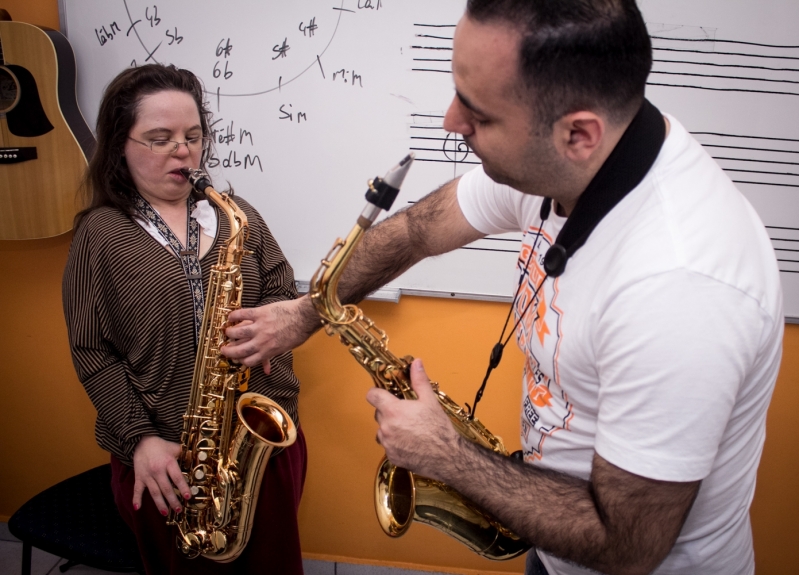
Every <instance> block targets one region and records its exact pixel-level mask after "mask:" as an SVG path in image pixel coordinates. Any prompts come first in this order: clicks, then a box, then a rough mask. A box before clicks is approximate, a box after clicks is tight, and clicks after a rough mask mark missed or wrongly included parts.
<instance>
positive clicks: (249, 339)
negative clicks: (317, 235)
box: [224, 178, 484, 373]
mask: <svg viewBox="0 0 799 575" xmlns="http://www.w3.org/2000/svg"><path fill="white" fill-rule="evenodd" d="M458 181H459V178H458V179H455V180H452V181H451V182H449V183H447V184H445V185H443V186H442V187H441V188H439V189H438V190H436V191H435V192H433V193H431V194H428V195H427V196H425V197H424V198H422V199H421V200H420V201H419V202H417V203H416V204H414V205H413V206H411V207H410V208H407V209H405V210H401V211H399V212H397V213H396V214H394V215H393V216H391V217H390V218H387V219H386V220H384V221H382V222H380V223H379V224H377V225H375V226H373V227H371V228H370V229H369V230H367V232H366V233H365V234H364V236H363V238H362V240H361V243H360V245H359V246H358V247H357V248H356V249H355V251H354V252H353V255H352V258H351V260H350V262H349V264H348V265H347V268H346V269H345V270H344V272H343V274H342V276H341V279H340V280H339V299H340V300H341V301H343V302H344V303H354V302H358V301H360V300H362V299H363V298H365V297H366V296H367V295H369V294H370V293H372V292H373V291H375V290H376V289H378V288H380V287H381V286H383V285H385V284H386V283H388V282H390V281H391V280H393V279H394V278H396V277H398V276H399V275H400V274H402V273H403V272H404V271H405V270H407V269H408V268H410V267H411V266H413V265H414V264H415V263H417V262H419V261H421V260H423V259H424V258H426V257H430V256H435V255H440V254H443V253H446V252H449V251H452V250H454V249H456V248H459V247H461V246H464V245H466V244H468V243H471V242H473V241H474V240H476V239H479V238H481V237H483V236H484V234H482V233H481V232H479V231H477V230H475V229H474V228H473V227H472V226H471V225H470V224H469V222H468V221H467V220H466V218H465V217H464V215H463V213H462V212H461V210H460V207H459V205H458V198H457V189H458ZM229 319H230V322H231V323H237V322H238V325H235V326H234V327H230V328H228V329H227V331H226V333H227V335H228V337H229V338H230V339H231V342H232V343H231V344H229V345H227V346H225V348H224V353H225V355H227V356H228V357H231V358H234V359H238V360H239V361H241V362H242V363H244V364H246V365H249V366H254V365H257V364H259V363H263V364H264V369H265V370H266V371H267V373H268V371H269V366H268V360H269V358H270V357H274V356H276V355H279V354H281V353H284V352H286V351H288V350H290V349H293V348H295V347H297V346H298V345H300V344H302V343H303V342H304V341H305V340H306V339H308V338H309V337H310V336H311V335H312V334H313V333H314V332H315V331H316V330H317V329H319V328H320V327H321V322H320V320H319V316H318V314H317V312H316V310H315V309H314V307H313V304H312V303H311V300H310V298H309V297H308V296H307V295H306V296H303V297H301V298H299V299H297V300H293V301H287V302H279V303H276V304H270V305H266V306H263V307H259V308H249V309H242V310H237V311H235V312H233V313H231V314H230V318H229Z"/></svg>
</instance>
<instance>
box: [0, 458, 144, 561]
mask: <svg viewBox="0 0 799 575" xmlns="http://www.w3.org/2000/svg"><path fill="white" fill-rule="evenodd" d="M8 530H9V531H10V532H11V533H12V535H14V537H16V538H17V539H19V540H20V541H22V575H30V572H31V551H32V547H36V548H37V549H41V550H43V551H46V552H48V553H51V554H53V555H57V556H58V557H62V558H64V559H66V560H67V563H65V564H64V565H61V567H60V569H61V572H62V573H63V572H65V571H66V570H67V569H69V568H70V567H73V566H75V565H88V566H89V567H94V568H96V569H103V570H105V571H115V572H117V573H144V567H143V566H142V563H141V558H140V557H139V551H138V549H137V547H136V539H135V538H134V536H133V532H131V530H130V529H129V528H128V526H127V525H126V524H125V522H124V521H123V520H122V517H120V516H119V511H118V510H117V506H116V504H115V503H114V495H113V493H112V492H111V466H110V465H108V464H107V465H101V466H100V467H95V468H94V469H90V470H89V471H85V472H83V473H81V474H80V475H76V476H75V477H70V478H69V479H66V480H64V481H62V482H61V483H59V484H57V485H54V486H52V487H50V488H49V489H45V490H44V491H42V492H41V493H39V494H38V495H36V496H35V497H33V498H32V499H31V500H30V501H28V502H27V503H25V504H24V505H23V506H22V507H20V508H19V509H18V510H17V512H16V513H14V515H12V516H11V519H10V520H9V521H8Z"/></svg>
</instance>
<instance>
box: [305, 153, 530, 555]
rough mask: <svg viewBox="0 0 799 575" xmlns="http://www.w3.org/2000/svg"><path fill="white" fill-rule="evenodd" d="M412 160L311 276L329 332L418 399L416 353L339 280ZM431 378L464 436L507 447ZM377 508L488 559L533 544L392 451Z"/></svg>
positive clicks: (370, 197) (383, 381)
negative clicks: (407, 351) (343, 291)
mask: <svg viewBox="0 0 799 575" xmlns="http://www.w3.org/2000/svg"><path fill="white" fill-rule="evenodd" d="M411 162H413V155H409V156H407V157H406V158H405V159H403V160H402V161H401V162H400V163H399V165H397V166H395V167H394V168H393V169H392V170H390V171H389V172H388V174H387V175H386V177H385V178H384V179H380V178H375V179H374V180H370V181H369V190H368V191H367V192H366V199H367V201H368V203H367V204H366V207H365V208H364V210H363V212H362V213H361V215H360V217H359V218H358V222H357V224H356V225H355V227H354V228H352V231H351V232H350V234H349V236H347V239H346V240H341V239H340V238H339V239H338V240H336V243H335V244H334V245H333V248H332V249H331V250H330V253H328V254H327V256H326V257H325V259H323V260H322V265H321V266H320V267H319V269H318V270H317V271H316V273H315V274H314V277H313V278H312V279H311V285H310V290H309V293H310V296H311V301H312V302H313V305H314V307H315V308H316V311H317V312H318V313H319V315H320V316H321V318H322V322H323V323H324V324H325V331H326V332H327V334H328V335H331V336H332V335H338V336H339V338H340V340H341V343H343V344H344V345H346V346H347V347H348V348H349V351H350V353H351V354H352V355H353V356H354V357H355V359H356V360H357V361H358V363H359V364H361V366H363V368H364V369H366V371H368V372H369V375H371V376H372V379H373V380H374V383H375V385H376V386H377V387H380V388H382V389H385V390H388V391H389V392H391V393H392V394H393V395H395V396H396V397H399V398H400V399H417V397H416V393H415V392H414V391H413V388H412V387H411V380H410V371H409V369H410V365H411V363H412V362H413V358H412V357H411V356H405V357H397V356H396V355H394V354H393V353H392V352H391V351H389V349H388V336H387V335H386V333H385V332H384V331H383V330H381V329H379V328H378V327H376V326H375V324H374V323H373V322H372V320H370V319H369V318H367V317H365V316H364V315H363V312H362V311H361V310H360V309H359V308H358V307H356V306H354V305H342V304H341V302H340V301H339V299H338V282H339V279H340V277H341V274H342V272H343V271H344V268H345V267H346V265H347V263H348V261H349V259H350V257H351V256H352V253H353V251H354V249H355V247H356V246H357V245H358V243H359V242H360V240H361V237H362V236H363V234H364V232H365V231H366V230H367V229H369V227H370V226H371V225H372V224H373V223H374V221H375V219H377V216H378V215H379V214H380V212H381V211H382V210H388V209H389V208H390V207H391V204H392V203H393V202H394V199H395V198H396V196H397V194H398V193H399V188H400V186H401V184H402V181H403V179H404V178H405V174H406V173H407V171H408V169H409V168H410V165H411ZM432 385H433V389H434V390H435V392H436V394H437V395H438V401H439V403H440V405H441V408H442V409H443V410H444V411H445V412H446V414H447V416H448V417H449V419H450V421H451V422H452V424H453V425H454V427H455V428H456V429H457V430H458V432H459V433H460V434H461V435H462V436H463V437H465V438H466V439H468V440H469V441H472V442H474V443H476V444H478V445H480V446H482V447H485V448H486V449H490V450H491V451H494V452H495V453H499V454H500V455H504V456H507V455H508V451H507V450H506V449H505V446H504V445H503V444H502V440H501V439H500V438H499V437H497V436H495V435H493V434H492V433H491V432H490V431H488V429H486V427H485V426H484V425H483V424H482V423H480V421H479V420H478V419H476V418H473V417H471V413H470V412H469V411H468V410H467V409H464V408H462V407H460V406H459V405H458V404H457V403H455V402H454V401H453V400H452V399H450V398H449V396H447V394H445V393H444V392H443V391H441V390H439V389H438V384H437V383H435V382H432ZM375 510H376V511H377V518H378V522H379V523H380V527H381V528H382V529H383V531H384V532H385V533H386V534H387V535H389V536H391V537H399V536H400V535H403V534H404V533H405V532H406V531H407V530H408V528H409V527H410V525H411V521H412V520H414V519H415V520H416V521H419V522H420V523H426V524H427V525H431V526H433V527H435V528H437V529H440V530H441V531H443V532H444V533H446V534H447V535H450V536H451V537H454V538H455V539H457V540H458V541H460V542H461V543H463V544H465V545H466V546H467V547H469V548H470V549H471V550H472V551H474V552H475V553H477V554H479V555H481V556H483V557H485V558H487V559H493V560H505V559H511V558H513V557H516V556H518V555H521V554H522V553H524V552H525V551H527V550H528V549H529V548H530V545H529V544H528V543H526V542H525V541H523V540H522V539H520V538H519V537H518V536H517V535H515V534H514V533H512V532H511V531H510V530H509V529H507V528H506V527H505V526H503V525H502V524H501V523H500V522H499V521H498V520H497V519H495V518H494V517H492V516H491V515H490V514H488V513H486V512H485V511H483V510H481V509H479V508H478V507H477V506H476V505H475V504H474V503H472V502H471V501H469V500H468V499H466V498H465V497H464V496H463V495H461V494H460V493H458V492H457V491H455V490H454V489H452V488H451V487H450V486H448V485H446V484H444V483H441V482H440V481H434V480H432V479H429V478H426V477H422V476H420V475H417V474H415V473H412V472H410V471H408V470H407V469H403V468H401V467H397V466H395V465H392V464H391V463H390V462H389V461H388V459H387V458H385V457H384V458H383V460H382V461H381V463H380V466H379V467H378V472H377V477H376V478H375Z"/></svg>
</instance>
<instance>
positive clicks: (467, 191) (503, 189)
mask: <svg viewBox="0 0 799 575" xmlns="http://www.w3.org/2000/svg"><path fill="white" fill-rule="evenodd" d="M540 201H541V198H537V197H535V196H530V195H527V194H523V193H522V192H519V191H518V190H514V189H513V188H511V187H509V186H506V185H503V184H498V183H496V182H495V181H494V180H492V179H491V178H489V177H488V176H487V175H486V173H485V172H484V171H483V167H482V166H479V167H477V168H475V169H474V170H472V171H470V172H467V173H466V174H464V175H463V176H461V179H460V181H459V182H458V205H459V206H460V208H461V212H463V215H464V217H465V218H466V221H468V222H469V224H471V226H472V227H473V228H474V229H476V230H477V231H479V232H482V233H484V234H499V233H503V232H518V231H524V230H525V229H527V225H528V223H529V222H530V221H532V220H531V219H530V215H529V213H530V212H531V210H532V211H533V212H534V211H535V206H534V204H535V203H539V204H540Z"/></svg>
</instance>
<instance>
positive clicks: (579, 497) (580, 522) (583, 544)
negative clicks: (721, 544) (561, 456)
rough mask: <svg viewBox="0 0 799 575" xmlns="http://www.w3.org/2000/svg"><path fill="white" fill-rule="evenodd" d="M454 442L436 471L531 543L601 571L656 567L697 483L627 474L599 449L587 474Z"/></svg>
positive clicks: (462, 441) (669, 545) (670, 543)
mask: <svg viewBox="0 0 799 575" xmlns="http://www.w3.org/2000/svg"><path fill="white" fill-rule="evenodd" d="M457 450H458V453H457V454H454V455H453V457H451V458H448V460H447V462H446V464H444V465H442V466H441V467H440V468H439V471H440V472H441V473H440V476H439V479H441V480H442V481H444V482H445V483H447V484H449V485H451V486H452V487H454V488H455V489H457V490H458V491H459V492H461V493H462V494H463V495H465V496H466V497H467V498H469V499H470V500H472V501H474V502H475V503H476V504H477V505H478V506H480V507H482V508H483V509H486V510H488V511H490V512H491V513H493V514H494V515H495V516H496V517H497V518H499V519H500V520H501V522H502V523H503V524H504V525H505V526H507V527H508V528H510V529H511V530H512V531H514V532H515V533H517V534H518V535H519V536H521V537H522V538H524V539H526V540H528V541H530V542H531V543H532V544H534V545H535V546H536V547H538V548H540V549H542V550H544V551H547V552H549V553H552V554H553V555H555V556H557V557H561V558H563V559H566V560H567V561H571V562H575V563H577V564H580V565H583V566H586V567H589V568H591V569H596V570H598V571H601V572H603V573H621V574H628V573H629V574H639V573H649V572H650V571H651V570H652V569H654V568H655V567H656V566H657V565H658V564H659V563H660V562H661V561H662V560H663V558H664V557H665V556H666V555H667V554H668V552H669V550H670V549H671V548H672V546H673V545H674V542H675V541H676V538H677V535H678V534H679V531H680V528H681V526H682V524H683V523H684V521H685V517H686V516H687V513H688V511H689V510H690V507H691V504H692V502H693V499H694V497H695V495H696V492H697V491H698V487H699V483H698V482H695V483H691V484H668V483H664V482H657V481H653V480H647V479H645V478H642V477H638V476H632V475H630V474H627V473H626V472H623V471H622V470H619V469H618V468H614V466H612V465H611V464H609V463H608V462H606V461H604V460H601V458H598V457H595V462H594V470H593V472H592V477H591V480H590V481H586V480H582V479H578V478H576V477H571V476H568V475H565V474H562V473H557V472H554V471H550V470H546V469H542V468H540V467H536V466H533V465H528V464H525V463H522V462H520V461H516V460H513V459H510V458H507V457H501V456H498V455H496V454H494V453H491V452H490V451H488V450H486V449H483V448H480V447H478V446H476V445H474V444H472V443H469V442H468V441H467V440H465V439H463V438H461V439H460V442H459V446H458V448H457ZM630 478H634V479H632V480H631V479H630Z"/></svg>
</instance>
